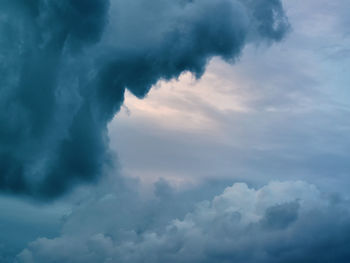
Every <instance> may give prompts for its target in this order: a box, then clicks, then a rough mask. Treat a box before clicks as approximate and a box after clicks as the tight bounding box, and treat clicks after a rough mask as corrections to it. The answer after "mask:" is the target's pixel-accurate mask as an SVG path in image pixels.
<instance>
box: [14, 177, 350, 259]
mask: <svg viewBox="0 0 350 263" xmlns="http://www.w3.org/2000/svg"><path fill="white" fill-rule="evenodd" d="M158 187H162V188H164V187H165V186H164V185H159V186H158ZM167 192H169V191H167ZM170 192H171V191H170ZM98 203H99V204H98V205H97V203H95V205H94V206H88V207H89V208H92V210H91V211H90V213H91V214H90V215H91V216H92V217H94V216H93V214H94V213H96V205H97V206H102V207H104V208H103V209H102V210H101V211H103V212H104V213H105V214H104V216H103V217H101V214H100V215H99V216H100V218H102V220H101V221H100V222H98V223H96V222H94V220H93V219H92V220H91V219H90V218H89V217H88V216H87V214H85V213H81V211H80V212H77V213H78V214H79V213H80V219H81V220H80V221H75V223H74V225H73V227H74V228H75V233H73V231H71V229H72V225H71V226H70V231H63V233H62V235H61V236H60V237H57V238H54V239H48V238H39V239H38V240H36V241H34V242H32V243H30V244H29V246H28V247H27V248H26V249H25V250H23V251H22V252H21V253H20V254H19V255H18V256H17V262H21V263H30V262H36V263H40V262H46V263H49V262H72V263H79V262H84V263H86V262H133V263H137V262H145V261H147V262H348V261H349V258H350V254H349V242H350V240H349V231H350V224H349V219H350V218H349V216H350V210H349V206H348V201H346V200H342V199H341V198H339V197H336V196H333V197H331V196H327V195H325V194H324V193H322V192H320V191H319V190H318V189H317V188H316V187H315V186H314V185H310V184H308V183H305V182H302V181H294V182H293V181H290V182H270V183H269V184H268V185H266V186H263V187H261V188H260V189H253V188H249V187H248V186H247V185H246V184H244V183H236V184H234V185H233V186H231V187H228V188H226V189H225V190H224V191H223V193H221V194H220V195H217V196H215V197H214V198H213V199H212V200H211V201H204V202H199V203H197V204H196V206H195V208H194V209H192V210H191V211H189V212H188V213H187V214H184V216H183V217H182V218H176V217H175V218H173V219H172V220H169V221H168V222H167V223H164V222H163V223H161V222H160V221H158V222H157V223H155V224H153V225H152V224H150V225H149V226H148V227H146V228H140V227H137V223H136V225H133V226H130V225H129V226H128V225H127V224H125V223H121V222H120V221H118V218H119V217H120V218H124V219H125V217H127V218H129V220H130V221H134V222H135V221H139V224H144V222H145V221H147V220H148V219H149V218H150V217H152V213H150V214H149V216H148V217H146V216H140V214H138V213H137V212H135V211H136V210H137V208H135V206H133V205H132V206H130V207H129V210H130V211H131V210H133V211H132V212H131V213H130V214H129V215H128V216H125V214H123V212H122V211H120V210H118V209H117V210H116V209H106V204H107V203H109V204H110V205H112V204H113V203H114V206H118V204H119V202H116V200H114V201H112V199H111V198H109V199H108V200H107V199H106V198H102V199H100V200H99V201H98ZM170 203H171V202H169V204H170ZM112 206H113V205H112ZM112 206H110V208H112ZM140 207H142V206H140ZM83 211H85V212H86V211H89V209H86V210H83ZM116 211H118V212H119V213H118V214H116ZM161 214H162V210H161V209H160V210H158V211H157V215H158V216H159V215H161ZM75 216H77V214H76V215H75ZM75 216H73V218H72V219H73V220H72V221H73V222H74V217H75ZM109 217H111V218H112V219H111V221H114V222H115V223H114V224H106V222H107V221H108V220H104V219H103V218H109ZM70 220H71V219H68V220H67V224H71V223H72V222H70ZM89 220H90V224H86V225H84V223H86V222H87V221H89ZM80 222H83V224H81V223H80ZM102 229H104V231H103V230H102ZM66 230H67V229H66ZM101 230H102V231H101Z"/></svg>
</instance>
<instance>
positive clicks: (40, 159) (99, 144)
mask: <svg viewBox="0 0 350 263" xmlns="http://www.w3.org/2000/svg"><path fill="white" fill-rule="evenodd" d="M288 28H289V25H288V21H287V19H286V17H285V15H284V12H283V9H282V5H281V2H280V1H279V0H259V1H239V0H218V1H209V0H203V1H184V0H177V1H160V0H154V1H144V0H137V1H122V0H114V1H107V0H30V1H29V0H27V1H23V0H11V1H10V0H7V1H6V0H4V1H1V3H0V32H1V35H2V36H3V37H2V38H1V40H0V57H1V62H0V72H1V77H0V95H1V96H0V189H1V191H3V192H9V193H15V194H25V195H30V196H34V197H40V198H43V197H44V198H52V197H55V196H58V195H60V194H62V193H64V192H65V191H66V190H68V189H69V188H71V187H72V186H73V185H75V184H77V183H79V182H91V181H94V180H96V179H97V178H98V177H99V175H100V174H101V173H102V172H103V171H102V170H103V168H104V167H106V165H108V164H109V163H110V161H109V160H110V153H109V151H108V138H107V128H106V127H107V124H108V122H109V121H110V120H111V118H112V117H113V115H114V114H115V113H116V112H117V111H118V110H119V108H120V106H121V104H122V103H123V98H124V91H125V89H126V88H127V89H129V90H130V91H131V92H132V93H133V94H135V95H136V96H138V97H140V98H142V97H144V96H145V95H146V94H147V92H148V91H149V89H150V88H151V86H152V85H153V84H155V83H156V82H157V81H158V80H159V79H166V80H168V79H171V78H176V77H178V76H179V75H180V74H181V73H182V72H184V71H190V72H192V73H193V74H194V75H195V76H196V77H200V76H201V75H202V74H203V72H204V70H205V67H206V64H207V62H208V60H209V59H210V58H211V57H213V56H220V57H222V58H223V59H225V60H227V61H234V60H235V58H237V56H239V54H240V52H241V50H242V48H243V47H244V45H245V44H246V43H249V42H260V41H266V42H271V41H278V40H280V39H281V38H282V37H283V36H284V35H285V33H286V31H287V30H288Z"/></svg>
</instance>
